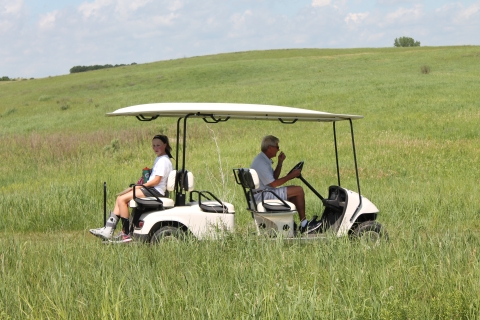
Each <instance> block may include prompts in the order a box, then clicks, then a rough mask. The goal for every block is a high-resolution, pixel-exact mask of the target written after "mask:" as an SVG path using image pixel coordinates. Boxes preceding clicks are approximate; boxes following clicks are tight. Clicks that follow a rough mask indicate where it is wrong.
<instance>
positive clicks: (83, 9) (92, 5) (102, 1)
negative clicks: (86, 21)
mask: <svg viewBox="0 0 480 320" xmlns="http://www.w3.org/2000/svg"><path fill="white" fill-rule="evenodd" d="M114 3H115V1H114V0H95V1H94V2H84V3H82V4H81V5H80V6H79V7H78V11H79V12H80V13H81V14H82V15H83V17H84V18H90V17H98V16H100V11H101V10H102V9H103V8H106V7H109V6H111V5H113V4H114Z"/></svg>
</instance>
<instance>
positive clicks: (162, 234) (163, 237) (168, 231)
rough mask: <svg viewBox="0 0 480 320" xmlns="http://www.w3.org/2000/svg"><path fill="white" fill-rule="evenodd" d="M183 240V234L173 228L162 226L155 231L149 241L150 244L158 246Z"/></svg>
mask: <svg viewBox="0 0 480 320" xmlns="http://www.w3.org/2000/svg"><path fill="white" fill-rule="evenodd" d="M184 238H185V232H184V231H183V230H182V229H181V228H177V227H174V226H164V227H161V228H160V229H158V230H157V231H155V233H154V234H153V235H152V238H151V239H150V243H151V244H159V243H160V242H164V241H178V240H182V239H184Z"/></svg>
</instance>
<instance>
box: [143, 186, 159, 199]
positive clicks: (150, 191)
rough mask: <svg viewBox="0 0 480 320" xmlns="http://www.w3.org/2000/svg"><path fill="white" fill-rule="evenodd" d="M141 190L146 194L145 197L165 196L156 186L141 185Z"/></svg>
mask: <svg viewBox="0 0 480 320" xmlns="http://www.w3.org/2000/svg"><path fill="white" fill-rule="evenodd" d="M140 190H141V191H142V193H143V194H144V195H145V197H163V194H161V193H160V192H158V190H157V189H155V188H145V187H141V188H140Z"/></svg>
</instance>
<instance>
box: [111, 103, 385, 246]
mask: <svg viewBox="0 0 480 320" xmlns="http://www.w3.org/2000/svg"><path fill="white" fill-rule="evenodd" d="M107 116H134V117H136V118H137V119H138V120H140V121H153V120H156V119H158V118H162V117H173V118H176V119H177V135H176V142H177V143H176V146H177V148H176V157H175V169H176V170H174V171H172V173H171V174H170V176H169V177H168V181H167V190H169V192H170V195H171V197H170V198H155V197H150V198H137V197H136V196H134V199H133V200H132V201H131V202H130V207H131V208H132V212H131V217H132V227H131V228H132V230H131V231H132V234H133V238H134V239H136V240H139V241H144V242H151V243H156V242H158V241H160V240H162V239H165V238H172V237H175V238H181V237H183V236H185V235H186V234H190V235H193V236H194V237H195V238H197V239H212V238H213V239H216V238H219V237H223V236H224V235H225V234H226V233H229V232H233V231H234V226H235V219H234V217H235V208H234V206H233V205H232V204H231V203H227V202H224V201H222V200H221V199H218V198H217V197H216V196H215V195H214V194H212V193H211V192H209V191H201V190H195V189H194V178H193V174H192V173H191V172H189V171H188V170H187V169H186V166H185V159H186V157H185V154H186V151H187V148H186V146H187V122H188V120H190V119H194V118H200V119H202V120H203V121H205V122H207V123H220V122H226V121H228V120H232V119H242V120H247V121H248V120H275V121H279V122H280V123H282V124H294V123H297V122H302V121H310V122H312V121H313V122H322V123H323V122H328V123H333V141H334V148H335V158H336V168H337V179H338V180H337V181H338V185H334V186H330V187H329V188H328V197H326V198H324V197H323V196H322V195H321V194H320V193H318V192H317V191H316V190H315V189H314V188H313V187H312V186H311V185H310V183H308V182H307V180H306V179H305V178H304V177H303V176H300V177H299V178H300V179H301V180H302V181H303V182H304V183H305V185H306V186H307V187H308V188H309V189H310V190H311V191H312V192H313V193H314V194H315V195H316V196H317V197H318V198H319V199H320V200H321V201H322V203H323V205H324V207H325V208H324V211H323V214H322V216H321V217H320V221H321V222H322V227H321V228H320V229H319V230H318V232H315V233H313V234H300V233H299V232H297V230H296V227H295V223H294V215H295V214H296V213H297V211H296V208H295V205H294V204H293V203H290V202H288V201H284V200H281V199H278V200H261V201H256V200H255V197H254V195H253V190H254V189H257V188H258V185H259V182H258V176H257V174H256V172H255V171H254V170H253V169H249V168H237V169H233V172H234V175H235V180H236V182H237V184H239V185H241V186H242V189H243V192H244V195H245V199H246V202H247V210H248V211H249V212H250V213H251V215H252V217H253V219H254V221H255V225H256V230H257V232H258V234H266V235H268V236H272V237H276V236H282V237H284V238H301V239H312V238H319V237H323V236H324V235H325V234H326V233H328V232H330V233H334V234H335V235H337V236H338V237H341V236H347V235H356V236H365V235H368V236H369V237H373V238H375V239H378V238H379V237H381V236H385V237H386V232H385V231H384V230H383V227H382V226H381V225H380V224H379V223H377V222H376V218H377V215H378V212H379V210H378V209H377V207H376V206H375V205H374V204H373V203H372V202H370V201H369V200H368V199H367V198H365V197H364V196H362V195H361V193H360V180H359V175H358V166H357V157H356V149H355V140H354V134H353V123H352V120H355V119H361V118H363V117H362V116H359V115H346V114H333V113H327V112H320V111H315V110H306V109H299V108H291V107H281V106H270V105H253V104H232V103H153V104H144V105H137V106H131V107H126V108H122V109H118V110H116V111H114V112H112V113H108V114H107ZM338 121H347V122H349V125H350V133H351V141H352V151H353V159H354V166H355V175H356V183H357V190H356V192H354V191H351V190H348V189H345V188H343V187H342V186H341V184H340V168H339V160H338V159H339V158H338V148H337V133H336V123H337V122H338ZM180 145H181V146H182V148H181V149H182V150H181V157H180V154H179V152H180V148H179V147H178V146H180ZM180 159H181V161H180ZM302 167H303V162H300V163H298V164H297V165H296V166H295V167H294V168H298V169H302ZM292 170H293V169H292Z"/></svg>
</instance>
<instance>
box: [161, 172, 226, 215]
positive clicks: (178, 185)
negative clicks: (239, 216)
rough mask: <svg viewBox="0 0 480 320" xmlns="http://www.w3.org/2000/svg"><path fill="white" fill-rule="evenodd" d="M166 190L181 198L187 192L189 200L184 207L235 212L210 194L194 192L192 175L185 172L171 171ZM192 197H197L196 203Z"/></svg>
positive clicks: (214, 211) (217, 211)
mask: <svg viewBox="0 0 480 320" xmlns="http://www.w3.org/2000/svg"><path fill="white" fill-rule="evenodd" d="M167 190H168V191H175V192H176V193H177V194H181V196H182V197H183V196H184V194H185V193H187V192H189V193H190V200H189V202H187V203H185V205H187V206H198V207H199V209H200V210H201V211H204V212H210V213H234V211H235V210H234V208H233V206H232V205H231V204H227V203H223V202H222V201H220V200H219V199H218V198H217V197H215V195H213V194H212V193H211V192H209V191H198V190H194V177H193V173H191V172H190V171H187V170H178V171H177V170H173V171H172V172H170V175H169V176H168V181H167ZM193 195H198V201H194V200H193ZM181 201H182V200H181ZM183 201H184V200H183ZM182 203H183V202H182ZM177 205H178V204H177ZM180 205H183V204H180Z"/></svg>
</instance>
